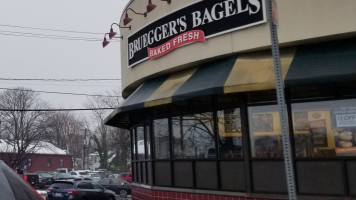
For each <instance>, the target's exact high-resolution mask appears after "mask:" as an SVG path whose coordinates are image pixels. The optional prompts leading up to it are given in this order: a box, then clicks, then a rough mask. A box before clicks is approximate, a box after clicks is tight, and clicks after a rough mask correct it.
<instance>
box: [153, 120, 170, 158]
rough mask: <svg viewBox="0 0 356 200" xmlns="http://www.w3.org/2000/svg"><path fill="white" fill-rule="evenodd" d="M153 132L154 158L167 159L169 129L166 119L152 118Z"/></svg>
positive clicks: (168, 152) (168, 153)
mask: <svg viewBox="0 0 356 200" xmlns="http://www.w3.org/2000/svg"><path fill="white" fill-rule="evenodd" d="M153 134H154V139H155V154H156V155H155V158H156V159H169V158H170V156H169V155H170V149H169V129H168V119H157V120H153Z"/></svg>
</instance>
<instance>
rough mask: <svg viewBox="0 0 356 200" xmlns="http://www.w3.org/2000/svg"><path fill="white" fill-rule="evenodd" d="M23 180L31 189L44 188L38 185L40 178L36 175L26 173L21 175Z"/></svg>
mask: <svg viewBox="0 0 356 200" xmlns="http://www.w3.org/2000/svg"><path fill="white" fill-rule="evenodd" d="M23 179H24V180H25V181H27V182H28V183H29V184H30V185H32V187H35V188H41V189H42V188H43V187H44V186H43V185H42V184H41V183H40V177H39V175H38V174H34V173H26V174H24V175H23Z"/></svg>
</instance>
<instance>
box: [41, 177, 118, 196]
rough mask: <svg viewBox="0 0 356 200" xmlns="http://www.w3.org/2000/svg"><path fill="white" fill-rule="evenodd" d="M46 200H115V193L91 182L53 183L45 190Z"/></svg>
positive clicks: (63, 181) (64, 181) (65, 181)
mask: <svg viewBox="0 0 356 200" xmlns="http://www.w3.org/2000/svg"><path fill="white" fill-rule="evenodd" d="M46 199H47V200H83V199H86V200H98V199H100V200H115V193H114V192H113V191H111V190H107V189H105V188H104V187H102V186H101V185H99V184H98V183H96V182H93V181H79V182H78V181H67V180H61V181H55V182H54V183H53V184H52V185H51V187H50V188H48V190H47V198H46Z"/></svg>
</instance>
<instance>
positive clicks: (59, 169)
mask: <svg viewBox="0 0 356 200" xmlns="http://www.w3.org/2000/svg"><path fill="white" fill-rule="evenodd" d="M71 171H73V169H72V168H58V169H57V170H56V172H57V173H64V174H66V173H69V172H71Z"/></svg>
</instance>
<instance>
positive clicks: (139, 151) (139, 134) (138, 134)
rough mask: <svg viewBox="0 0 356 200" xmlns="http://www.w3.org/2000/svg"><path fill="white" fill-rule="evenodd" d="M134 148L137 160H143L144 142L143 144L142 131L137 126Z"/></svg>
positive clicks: (141, 128)
mask: <svg viewBox="0 0 356 200" xmlns="http://www.w3.org/2000/svg"><path fill="white" fill-rule="evenodd" d="M136 137H137V141H136V146H137V160H144V159H145V142H144V131H143V127H142V126H139V127H137V128H136Z"/></svg>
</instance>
